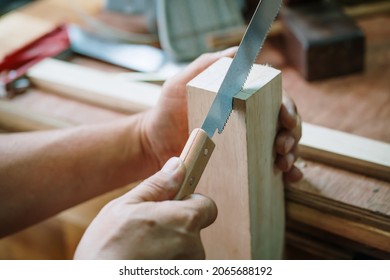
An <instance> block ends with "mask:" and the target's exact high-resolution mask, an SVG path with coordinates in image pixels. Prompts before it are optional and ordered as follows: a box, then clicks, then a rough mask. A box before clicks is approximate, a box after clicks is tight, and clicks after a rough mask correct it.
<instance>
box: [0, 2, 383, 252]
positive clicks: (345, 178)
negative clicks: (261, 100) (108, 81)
mask: <svg viewBox="0 0 390 280" xmlns="http://www.w3.org/2000/svg"><path fill="white" fill-rule="evenodd" d="M68 2H69V1H67V0H40V1H37V2H36V3H34V4H31V5H29V6H26V7H24V8H22V9H19V10H18V11H17V12H14V13H11V14H9V15H7V16H5V17H3V18H0V59H2V57H4V55H5V54H7V53H8V52H10V51H12V50H13V49H14V48H17V47H20V46H22V45H23V44H25V43H26V42H28V41H29V40H31V39H33V38H36V37H37V36H39V35H40V34H43V33H45V32H47V31H49V30H50V29H52V28H53V27H54V26H55V25H56V24H58V23H60V22H64V21H66V22H69V21H72V22H78V21H80V18H79V17H78V16H77V14H76V13H75V11H74V10H73V9H72V8H71V7H69V6H68ZM77 3H80V5H82V7H81V8H82V9H83V10H85V11H86V12H87V13H89V14H94V13H97V12H98V11H99V10H100V9H101V7H102V1H98V0H88V1H77ZM26 22H28V23H29V28H28V29H27V28H26V24H25V23H26ZM358 24H359V26H360V27H361V28H362V29H363V30H364V32H365V34H366V40H367V50H366V51H367V52H366V67H365V71H364V73H358V74H353V75H348V76H343V77H338V78H332V79H327V80H323V81H317V82H310V83H309V82H306V81H305V80H304V79H303V78H302V77H301V76H300V75H299V73H298V72H297V71H295V70H294V69H293V68H292V67H290V66H289V65H288V63H287V61H286V60H285V58H284V55H283V42H282V41H281V39H280V38H272V39H269V40H268V41H267V42H266V44H265V47H264V49H263V51H262V53H261V56H260V57H259V62H260V63H268V64H271V65H272V66H274V67H275V68H279V69H281V70H282V75H283V86H284V89H285V90H286V92H287V93H288V94H289V95H290V96H291V97H292V98H293V99H294V100H295V102H296V104H297V107H298V109H299V112H300V114H301V116H302V118H303V120H304V121H306V122H309V123H313V124H317V125H321V126H326V127H329V128H333V129H337V130H342V131H345V132H349V133H353V134H357V135H360V136H364V137H368V138H372V139H376V140H380V141H383V142H387V143H390V129H389V123H390V79H389V78H390V15H380V16H375V17H370V18H364V19H360V20H359V21H358ZM73 61H74V62H75V63H79V64H86V65H88V66H89V67H94V68H102V69H106V70H107V69H109V70H110V71H123V69H119V68H116V67H111V66H107V65H104V64H101V63H100V62H96V61H92V60H89V59H85V58H80V57H78V58H75V59H74V60H73ZM334 63H335V67H337V61H335V62H334ZM10 102H12V103H13V104H18V105H20V106H23V107H24V108H26V109H28V110H30V111H32V112H37V113H42V114H44V115H47V116H51V117H55V118H59V119H62V120H65V121H69V122H71V123H74V124H91V123H98V122H102V121H108V120H113V119H117V118H120V117H122V116H123V114H122V113H118V112H114V111H109V110H106V109H102V108H98V107H96V106H92V105H88V104H85V103H81V102H78V101H74V100H70V99H66V98H63V97H60V96H58V95H54V94H52V93H50V92H45V91H42V90H41V89H36V88H33V89H31V90H29V91H28V92H27V93H25V94H23V95H20V96H17V97H16V98H14V99H12V100H10ZM299 165H300V167H301V169H302V170H303V172H304V175H305V179H304V180H303V181H302V182H300V183H299V184H295V185H291V186H287V187H286V193H287V201H288V202H287V209H288V211H287V217H288V221H289V228H290V229H291V233H290V234H288V236H287V237H288V242H289V240H292V242H293V241H294V242H297V240H298V239H299V240H298V241H299V242H301V243H300V244H306V245H307V244H308V243H307V240H309V239H310V240H311V241H313V242H310V246H311V245H312V246H317V245H313V244H317V241H318V240H320V241H323V240H322V238H321V236H325V235H327V234H329V235H331V236H332V238H330V239H332V240H333V241H334V242H331V245H330V248H334V249H335V250H334V252H333V253H334V254H333V255H332V252H328V251H329V250H328V251H326V252H325V251H322V253H323V257H326V254H327V253H329V257H330V258H332V256H333V257H334V256H338V257H340V258H352V257H354V255H353V252H352V253H350V254H344V255H343V254H342V253H341V255H340V254H338V255H337V253H335V252H336V251H337V252H340V250H338V249H339V246H340V244H339V243H340V241H337V240H339V239H340V238H341V240H344V239H345V240H347V241H348V242H351V244H352V245H351V246H349V247H348V250H349V249H350V247H353V246H355V245H356V244H361V243H362V242H363V241H362V240H365V238H366V236H372V238H370V239H374V241H372V242H371V243H370V244H368V245H369V246H367V244H363V247H364V248H363V249H362V250H363V251H364V253H367V254H368V255H370V253H372V252H374V253H373V254H374V255H375V256H379V257H384V258H386V257H389V256H390V255H389V254H390V253H389V252H390V248H389V246H390V234H389V232H390V184H389V183H388V182H384V181H380V180H377V179H373V178H369V177H366V176H362V175H359V174H354V173H351V172H348V171H344V170H340V169H336V168H333V167H330V166H325V165H323V164H319V163H315V162H310V161H300V162H299ZM123 191H124V190H119V191H118V192H114V193H112V194H107V195H106V196H103V197H100V198H98V199H95V200H93V201H91V202H89V203H87V204H86V205H82V206H78V207H76V208H75V209H73V210H70V211H66V212H65V213H62V214H61V215H59V216H58V217H57V218H54V219H50V220H48V221H46V222H44V223H41V224H40V225H39V226H37V227H32V228H30V229H28V230H26V231H24V232H21V233H18V234H16V235H14V236H11V237H9V238H6V239H4V240H1V241H0V258H3V259H4V258H5V259H7V258H71V257H72V252H73V250H74V248H75V246H76V244H77V241H78V239H79V238H80V235H81V233H82V230H83V229H85V226H86V225H87V224H88V222H89V221H90V220H91V219H92V218H93V216H94V215H96V213H97V211H98V209H99V208H100V207H101V205H103V204H104V203H105V202H106V201H108V200H109V199H111V198H112V197H115V195H117V194H118V193H121V192H123ZM298 204H299V207H301V208H299V207H298V206H297V207H296V205H298ZM302 207H303V208H302ZM299 209H300V210H301V211H298V210H299ZM305 211H309V212H310V213H309V214H308V215H307V216H304V215H305V213H306V212H305ZM80 213H82V215H81V216H82V217H81V216H80ZM329 217H332V218H329ZM335 217H336V218H339V219H340V220H337V221H334V219H335ZM63 221H66V222H67V224H66V225H65V223H64V222H63ZM69 221H72V222H73V224H72V225H71V226H69V223H70V222H69ZM302 221H304V224H302ZM343 221H348V222H349V223H350V224H348V225H347V226H346V227H348V228H341V229H340V228H335V227H334V226H333V225H334V224H337V225H339V224H340V223H343ZM362 226H363V227H364V229H362V230H361V231H358V230H357V228H361V227H362ZM306 228H308V230H303V229H306ZM297 232H298V233H299V234H295V233H297ZM341 232H342V234H341ZM378 232H379V233H378ZM302 234H303V235H305V236H306V237H307V239H304V240H303V239H300V236H302ZM42 236H46V239H43V238H42ZM48 236H50V238H49V237H48ZM378 236H379V237H378ZM333 237H337V238H333ZM326 238H328V237H326ZM51 239H53V243H55V244H58V246H56V247H55V248H53V246H49V245H47V242H44V240H51ZM328 239H329V238H328ZM336 239H337V240H336ZM64 240H66V241H64ZM383 241H385V243H386V241H388V242H387V244H383ZM305 242H306V243H305ZM348 242H345V244H349V243H348ZM65 243H66V244H65ZM32 244H39V246H42V247H47V248H46V249H47V250H48V253H42V252H39V253H38V252H36V251H34V250H32V249H31V250H30V249H28V248H32V247H34V246H33V245H32ZM306 245H305V246H306ZM35 247H36V246H35ZM49 247H52V249H49ZM15 248H16V249H15ZM22 248H23V249H22ZM292 249H298V248H297V246H293V247H292ZM42 250H44V249H42ZM348 250H347V251H348ZM378 250H379V251H378ZM330 251H331V250H330ZM341 251H343V250H341ZM377 251H378V252H377ZM344 252H345V250H344ZM386 252H387V253H386ZM306 253H307V252H306ZM288 256H290V257H294V256H292V255H288ZM313 256H314V257H315V258H320V257H321V256H320V255H319V254H317V255H316V254H313ZM303 257H308V255H307V254H306V255H304V256H303Z"/></svg>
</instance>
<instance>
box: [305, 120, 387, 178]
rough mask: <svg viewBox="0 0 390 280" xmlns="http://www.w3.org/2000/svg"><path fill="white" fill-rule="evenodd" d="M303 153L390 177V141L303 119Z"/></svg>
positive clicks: (357, 170)
mask: <svg viewBox="0 0 390 280" xmlns="http://www.w3.org/2000/svg"><path fill="white" fill-rule="evenodd" d="M299 154H300V156H302V157H304V158H307V159H310V160H314V161H318V162H323V163H326V164H329V165H333V166H336V167H339V168H343V169H346V170H351V171H353V172H357V173H360V174H365V175H368V176H373V177H375V178H379V179H382V180H386V181H390V144H388V143H383V142H380V141H376V140H372V139H368V138H365V137H361V136H357V135H352V134H349V133H345V132H341V131H337V130H334V129H329V128H325V127H320V126H316V125H312V124H308V123H303V127H302V138H301V140H300V143H299Z"/></svg>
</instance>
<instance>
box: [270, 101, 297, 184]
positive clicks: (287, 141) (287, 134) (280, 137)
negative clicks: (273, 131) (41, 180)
mask: <svg viewBox="0 0 390 280" xmlns="http://www.w3.org/2000/svg"><path fill="white" fill-rule="evenodd" d="M301 134H302V123H301V118H300V116H299V114H298V112H297V109H296V106H295V103H294V101H293V100H292V99H291V98H289V97H287V96H286V95H285V94H283V102H282V107H281V108H280V112H279V131H278V134H277V135H276V138H275V144H274V147H275V149H276V153H277V157H276V160H275V165H276V166H277V167H278V168H279V169H280V170H282V171H283V172H284V174H283V175H284V179H285V180H286V181H287V182H291V183H293V182H296V181H299V180H300V179H301V178H302V173H301V171H300V170H299V169H298V168H297V167H296V166H295V165H294V162H295V160H296V159H297V147H298V141H299V139H301Z"/></svg>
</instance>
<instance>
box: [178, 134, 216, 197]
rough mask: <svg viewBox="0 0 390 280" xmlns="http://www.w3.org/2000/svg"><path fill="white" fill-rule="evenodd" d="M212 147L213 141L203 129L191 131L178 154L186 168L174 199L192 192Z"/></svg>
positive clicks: (212, 149) (211, 151)
mask: <svg viewBox="0 0 390 280" xmlns="http://www.w3.org/2000/svg"><path fill="white" fill-rule="evenodd" d="M214 147H215V144H214V142H213V141H212V140H211V138H210V137H209V136H208V135H207V133H206V132H205V131H204V130H202V129H200V128H196V129H194V130H193V131H192V132H191V135H190V137H189V138H188V141H187V143H186V145H185V146H184V149H183V151H182V153H181V155H180V158H181V160H182V161H183V162H184V165H185V166H186V168H187V173H186V177H185V179H184V182H183V184H182V185H181V187H180V190H179V192H178V193H177V195H176V197H175V199H177V200H179V199H182V198H184V197H186V196H187V195H190V194H192V193H193V192H194V190H195V188H196V186H197V185H198V182H199V180H200V177H201V176H202V174H203V171H204V169H205V168H206V165H207V162H208V161H209V159H210V157H211V154H212V153H213V151H214Z"/></svg>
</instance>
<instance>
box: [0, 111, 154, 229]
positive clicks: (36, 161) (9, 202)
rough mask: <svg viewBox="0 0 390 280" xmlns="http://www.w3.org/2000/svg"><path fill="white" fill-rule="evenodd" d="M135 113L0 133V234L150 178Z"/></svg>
mask: <svg viewBox="0 0 390 280" xmlns="http://www.w3.org/2000/svg"><path fill="white" fill-rule="evenodd" d="M141 121H142V119H141V118H140V117H139V116H138V115H137V116H133V117H129V118H126V119H124V120H120V121H116V122H110V123H107V124H103V125H93V126H81V127H77V128H74V129H73V128H72V129H66V130H54V131H47V132H39V133H22V134H10V135H2V136H1V137H0V224H1V227H0V236H3V235H5V234H9V233H12V232H14V231H16V230H19V229H21V228H23V227H26V226H28V225H31V224H33V223H36V222H38V221H40V220H42V219H45V218H47V217H50V216H52V215H54V214H56V213H58V212H60V211H62V210H64V209H67V208H69V207H71V206H74V205H76V204H78V203H80V202H83V201H85V200H87V199H90V198H92V197H95V196H97V195H99V194H102V193H104V192H107V191H110V190H112V189H114V188H117V187H121V186H124V185H126V184H128V183H130V182H134V181H137V180H140V179H143V178H145V177H147V176H149V175H150V174H151V173H152V172H154V171H155V168H156V164H155V163H154V162H152V160H151V159H149V158H148V157H147V154H148V153H146V152H145V151H144V148H143V143H142V140H141V133H139V131H140V129H139V127H140V122H141Z"/></svg>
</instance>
